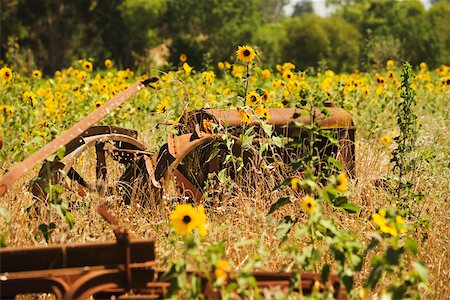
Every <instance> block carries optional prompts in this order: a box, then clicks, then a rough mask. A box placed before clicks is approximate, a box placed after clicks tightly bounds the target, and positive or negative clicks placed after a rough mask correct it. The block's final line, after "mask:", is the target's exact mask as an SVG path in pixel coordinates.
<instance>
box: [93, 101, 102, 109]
mask: <svg viewBox="0 0 450 300" xmlns="http://www.w3.org/2000/svg"><path fill="white" fill-rule="evenodd" d="M102 105H103V101H101V100H100V101H97V102H95V103H94V108H99V107H100V106H102Z"/></svg>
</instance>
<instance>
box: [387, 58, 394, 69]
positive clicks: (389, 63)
mask: <svg viewBox="0 0 450 300" xmlns="http://www.w3.org/2000/svg"><path fill="white" fill-rule="evenodd" d="M393 66H394V61H393V60H392V59H390V60H388V61H387V62H386V68H388V69H391V68H392V67H393Z"/></svg>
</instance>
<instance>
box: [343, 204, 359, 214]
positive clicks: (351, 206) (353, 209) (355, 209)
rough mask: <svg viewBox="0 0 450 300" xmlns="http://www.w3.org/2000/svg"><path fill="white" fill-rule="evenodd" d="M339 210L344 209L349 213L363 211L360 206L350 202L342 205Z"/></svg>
mask: <svg viewBox="0 0 450 300" xmlns="http://www.w3.org/2000/svg"><path fill="white" fill-rule="evenodd" d="M339 208H342V209H343V210H345V211H346V212H349V213H357V212H358V211H360V210H361V209H360V208H359V207H358V206H356V205H355V204H352V203H350V202H347V203H344V204H342V205H341V206H340V207H339Z"/></svg>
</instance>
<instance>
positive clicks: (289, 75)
mask: <svg viewBox="0 0 450 300" xmlns="http://www.w3.org/2000/svg"><path fill="white" fill-rule="evenodd" d="M293 77H294V74H293V73H292V72H291V71H285V72H283V78H284V80H286V81H288V80H291V79H292V78H293Z"/></svg>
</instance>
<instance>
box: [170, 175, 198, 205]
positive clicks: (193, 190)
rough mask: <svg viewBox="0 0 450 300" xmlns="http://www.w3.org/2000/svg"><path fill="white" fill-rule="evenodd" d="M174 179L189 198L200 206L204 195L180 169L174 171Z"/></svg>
mask: <svg viewBox="0 0 450 300" xmlns="http://www.w3.org/2000/svg"><path fill="white" fill-rule="evenodd" d="M173 177H174V179H175V181H176V182H177V184H178V186H180V187H181V188H182V189H183V191H184V192H185V193H186V194H187V195H188V196H190V197H191V198H192V199H194V200H195V201H196V202H197V204H200V203H201V202H202V201H203V193H202V192H201V191H200V190H199V189H198V188H197V187H196V186H195V185H194V184H192V182H191V181H190V180H189V179H187V178H186V176H184V175H183V173H181V172H180V171H179V170H178V169H175V170H174V171H173Z"/></svg>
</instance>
